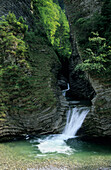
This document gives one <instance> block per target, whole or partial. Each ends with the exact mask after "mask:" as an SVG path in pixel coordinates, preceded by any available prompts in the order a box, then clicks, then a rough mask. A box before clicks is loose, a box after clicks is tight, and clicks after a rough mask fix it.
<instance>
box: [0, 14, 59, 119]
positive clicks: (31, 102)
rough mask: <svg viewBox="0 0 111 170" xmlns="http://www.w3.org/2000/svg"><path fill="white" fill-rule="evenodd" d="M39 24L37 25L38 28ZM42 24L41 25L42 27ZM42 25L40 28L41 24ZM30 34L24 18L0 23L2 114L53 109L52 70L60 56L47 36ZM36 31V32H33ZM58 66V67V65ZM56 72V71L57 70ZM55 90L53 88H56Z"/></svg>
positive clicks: (13, 17)
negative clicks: (51, 45)
mask: <svg viewBox="0 0 111 170" xmlns="http://www.w3.org/2000/svg"><path fill="white" fill-rule="evenodd" d="M38 23H39V20H38V21H37V22H36V23H35V24H38ZM39 24H40V23H39ZM40 25H41V24H40ZM40 25H39V26H38V27H37V28H38V30H37V28H36V29H35V31H34V32H33V31H28V26H27V25H26V24H25V22H24V20H23V18H22V17H20V18H19V20H17V19H16V17H15V15H14V14H13V13H10V12H9V14H8V15H7V16H6V17H4V16H3V17H2V20H0V35H1V36H0V46H1V49H0V52H1V53H0V114H1V116H2V117H5V114H6V113H7V112H10V114H11V113H12V114H17V113H20V114H25V113H32V112H35V113H36V114H37V112H40V110H41V109H44V108H46V107H54V105H55V104H56V96H55V95H54V89H53V88H52V83H55V79H54V77H53V73H51V69H52V66H53V68H54V67H56V66H55V65H57V56H56V54H55V52H54V51H53V49H52V47H49V46H48V44H49V43H48V41H47V38H46V37H45V34H43V33H42V31H41V34H39V33H40V29H39V28H40ZM33 29H34V28H33ZM55 63H56V64H55ZM55 70H56V69H55ZM53 87H54V85H53Z"/></svg>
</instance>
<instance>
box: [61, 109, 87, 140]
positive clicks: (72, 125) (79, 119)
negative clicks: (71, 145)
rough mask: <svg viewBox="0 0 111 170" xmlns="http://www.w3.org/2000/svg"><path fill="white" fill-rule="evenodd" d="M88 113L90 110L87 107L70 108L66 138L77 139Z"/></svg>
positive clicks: (65, 132) (65, 130)
mask: <svg viewBox="0 0 111 170" xmlns="http://www.w3.org/2000/svg"><path fill="white" fill-rule="evenodd" d="M88 112H89V108H87V107H75V108H72V109H71V108H69V111H68V114H67V122H66V126H65V129H64V131H63V134H64V136H66V137H67V138H71V137H75V135H76V133H77V131H78V130H79V129H80V127H81V125H82V123H83V121H84V119H85V117H86V115H87V113H88Z"/></svg>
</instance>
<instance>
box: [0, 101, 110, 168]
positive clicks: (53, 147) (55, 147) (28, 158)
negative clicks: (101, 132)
mask: <svg viewBox="0 0 111 170" xmlns="http://www.w3.org/2000/svg"><path fill="white" fill-rule="evenodd" d="M75 103H76V104H77V103H78V102H75V101H73V103H70V105H71V109H72V110H73V113H74V112H75V113H76V114H77V112H79V111H80V112H81V111H82V110H84V109H85V110H86V111H87V107H84V106H83V105H84V103H83V105H82V106H79V105H80V103H79V105H76V106H77V107H76V106H75ZM73 106H74V107H73ZM81 107H82V110H81ZM82 113H83V112H82ZM76 116H78V114H77V115H76ZM72 118H73V117H72ZM82 119H83V117H79V119H78V120H80V121H81V120H82ZM80 121H79V122H80ZM66 125H67V123H66ZM77 126H78V124H77V125H76V127H73V128H77ZM66 127H67V126H66ZM69 131H70V129H69ZM66 134H67V133H66V131H65V132H64V133H62V134H55V135H54V134H53V135H42V136H39V137H33V138H29V136H27V137H26V139H25V140H18V141H17V140H15V141H11V142H7V143H1V144H0V170H6V169H7V170H45V169H46V170H76V169H80V170H84V169H85V170H86V169H87V170H97V169H100V168H101V169H103V170H104V169H105V168H107V170H111V144H108V143H107V144H102V141H100V142H99V143H97V142H96V143H94V142H85V141H82V140H81V139H80V138H79V137H76V136H75V137H74V138H71V136H70V137H69V136H68V135H66ZM64 135H66V136H64Z"/></svg>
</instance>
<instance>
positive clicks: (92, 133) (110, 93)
mask: <svg viewBox="0 0 111 170" xmlns="http://www.w3.org/2000/svg"><path fill="white" fill-rule="evenodd" d="M64 3H65V8H66V14H67V17H68V20H69V24H70V30H71V40H72V49H73V52H72V58H71V62H72V64H71V66H72V68H71V70H74V67H75V66H76V64H78V63H79V62H81V61H80V57H81V51H80V50H79V48H80V47H79V45H78V41H77V36H79V35H77V34H76V30H77V29H78V28H77V27H75V26H74V23H75V21H76V20H77V19H79V18H81V17H82V18H90V17H91V16H92V15H93V14H94V13H95V12H98V13H100V12H101V7H102V4H103V2H102V1H100V0H84V1H83V0H79V1H78V0H70V1H69V0H64ZM92 27H93V23H92ZM70 76H73V79H72V78H71V81H74V82H76V80H77V79H78V81H79V77H78V74H75V72H74V71H73V72H71V73H70ZM76 77H77V78H76ZM87 77H88V79H89V82H90V84H91V86H92V87H93V89H94V91H95V92H96V96H95V97H94V98H93V100H92V107H91V111H90V112H89V114H88V115H87V117H86V119H85V121H84V123H83V126H82V128H81V129H80V130H79V132H78V133H79V134H81V135H83V136H86V137H89V138H90V137H92V138H94V137H108V138H111V104H110V103H111V86H110V84H108V83H105V82H104V80H102V78H100V79H97V78H95V77H92V76H91V75H88V76H87ZM79 82H80V81H79ZM78 85H79V86H78ZM76 86H78V88H77V89H76V90H77V93H78V91H81V90H79V88H80V89H81V88H82V89H84V86H83V84H82V82H81V83H79V84H76V83H75V87H76ZM75 87H74V86H73V85H72V91H75ZM86 88H87V87H86ZM88 91H89V90H88ZM90 92H91V91H90ZM92 92H93V91H92ZM92 94H93V93H92ZM92 97H93V95H92V96H90V95H89V98H92Z"/></svg>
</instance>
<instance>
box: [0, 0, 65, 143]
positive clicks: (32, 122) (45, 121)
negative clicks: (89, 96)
mask: <svg viewBox="0 0 111 170" xmlns="http://www.w3.org/2000/svg"><path fill="white" fill-rule="evenodd" d="M0 3H1V4H0V16H2V15H7V13H8V12H9V11H11V12H14V14H15V15H16V17H17V18H19V17H20V16H23V18H24V19H25V20H26V23H27V24H28V26H29V28H31V27H32V26H33V23H34V21H33V12H31V1H30V0H9V1H8V0H6V1H3V0H2V1H1V2H0ZM37 19H38V18H37ZM42 31H43V30H42ZM44 36H45V34H44V35H40V34H39V35H37V37H36V38H35V41H33V40H31V39H28V40H26V42H27V43H28V53H29V58H28V62H29V64H30V67H31V73H30V75H29V76H30V81H31V87H29V88H25V89H24V88H23V90H21V91H20V92H18V91H16V90H15V91H14V90H13V88H12V87H11V85H10V86H9V87H8V83H7V84H5V86H6V88H7V91H6V88H4V91H3V89H2V86H1V84H0V97H1V96H2V99H3V98H5V99H6V101H4V103H3V105H4V112H2V109H1V108H2V102H3V101H2V100H1V98H0V141H3V140H8V139H13V138H14V137H23V136H26V135H27V134H28V135H38V134H46V133H53V132H56V133H57V132H60V131H61V130H62V129H63V127H64V121H65V115H66V110H67V101H66V100H65V99H64V97H63V96H61V92H60V90H59V89H58V87H56V84H57V73H58V69H59V65H60V63H59V62H58V57H57V55H56V54H55V52H54V50H53V48H52V47H51V46H50V45H49V43H48V41H47V39H46V38H44ZM9 88H11V89H12V92H11V91H9V93H8V90H9ZM11 93H13V95H12V94H11ZM14 94H15V95H14ZM12 96H13V97H12Z"/></svg>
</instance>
